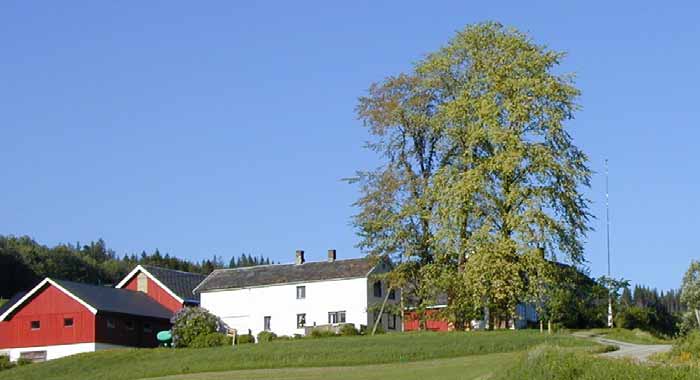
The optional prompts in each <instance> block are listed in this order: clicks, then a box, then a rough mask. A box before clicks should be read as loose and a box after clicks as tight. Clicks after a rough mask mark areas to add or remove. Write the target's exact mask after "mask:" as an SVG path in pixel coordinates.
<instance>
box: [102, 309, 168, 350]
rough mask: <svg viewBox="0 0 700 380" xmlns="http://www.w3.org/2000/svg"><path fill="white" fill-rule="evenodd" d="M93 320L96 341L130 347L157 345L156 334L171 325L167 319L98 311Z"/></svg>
mask: <svg viewBox="0 0 700 380" xmlns="http://www.w3.org/2000/svg"><path fill="white" fill-rule="evenodd" d="M95 322H96V323H95V326H96V333H95V334H96V339H95V341H96V342H98V343H109V344H117V345H121V346H132V347H157V346H158V340H157V339H156V334H158V332H159V331H163V330H170V327H171V325H170V321H169V320H167V319H157V318H148V317H137V316H131V315H124V314H114V313H104V314H103V313H99V314H97V318H96V321H95ZM128 323H130V327H129V325H127V324H128ZM147 328H148V329H147ZM147 330H150V331H147Z"/></svg>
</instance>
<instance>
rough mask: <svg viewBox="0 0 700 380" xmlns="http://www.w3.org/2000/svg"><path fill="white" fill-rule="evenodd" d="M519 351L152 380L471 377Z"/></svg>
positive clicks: (504, 363)
mask: <svg viewBox="0 0 700 380" xmlns="http://www.w3.org/2000/svg"><path fill="white" fill-rule="evenodd" d="M517 357H518V353H513V352H509V353H504V354H488V355H472V356H465V357H460V358H450V359H437V360H424V361H417V362H406V363H391V364H371V365H360V366H352V367H314V368H281V369H253V370H238V371H226V372H205V373H194V374H188V375H174V376H167V377H158V378H154V379H149V380H244V379H245V380H257V379H266V380H269V379H275V380H292V379H293V380H359V379H362V380H384V379H401V380H426V379H440V380H467V379H486V378H489V377H490V376H493V375H494V374H496V373H500V372H501V371H503V370H506V369H508V368H509V367H510V366H512V365H513V364H514V362H515V359H517Z"/></svg>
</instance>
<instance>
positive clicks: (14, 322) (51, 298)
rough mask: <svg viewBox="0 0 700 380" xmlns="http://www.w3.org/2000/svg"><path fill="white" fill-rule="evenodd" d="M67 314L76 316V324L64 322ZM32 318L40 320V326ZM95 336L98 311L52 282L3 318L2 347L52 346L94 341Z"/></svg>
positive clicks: (0, 346) (68, 316)
mask: <svg viewBox="0 0 700 380" xmlns="http://www.w3.org/2000/svg"><path fill="white" fill-rule="evenodd" d="M64 318H73V326H72V327H65V326H63V320H64ZM32 321H40V323H41V327H40V328H39V329H38V330H32V329H31V322H32ZM94 339H95V315H94V314H92V312H91V311H90V310H88V309H87V308H86V307H85V306H83V305H81V304H80V303H79V302H78V301H76V300H74V299H73V298H71V297H70V296H68V295H66V294H65V293H63V292H62V291H60V290H58V289H57V288H55V287H54V286H53V285H51V284H47V285H46V286H45V287H44V289H42V290H40V291H39V292H38V293H37V294H35V295H34V296H33V297H32V299H31V300H29V301H28V302H26V303H25V304H24V305H22V306H21V307H20V308H19V310H17V311H15V312H14V314H13V315H12V316H11V317H10V319H9V320H7V321H5V322H0V348H15V347H34V346H51V345H58V344H73V343H90V342H93V341H94Z"/></svg>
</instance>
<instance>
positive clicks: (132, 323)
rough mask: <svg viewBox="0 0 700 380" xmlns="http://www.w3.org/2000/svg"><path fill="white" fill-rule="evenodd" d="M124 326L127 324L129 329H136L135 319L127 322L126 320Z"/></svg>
mask: <svg viewBox="0 0 700 380" xmlns="http://www.w3.org/2000/svg"><path fill="white" fill-rule="evenodd" d="M124 326H126V329H127V330H133V329H134V321H126V322H124Z"/></svg>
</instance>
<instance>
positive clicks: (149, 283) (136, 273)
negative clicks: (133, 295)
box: [116, 265, 207, 312]
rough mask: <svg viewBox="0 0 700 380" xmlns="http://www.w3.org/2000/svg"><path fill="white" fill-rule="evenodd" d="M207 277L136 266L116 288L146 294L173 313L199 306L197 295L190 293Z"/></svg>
mask: <svg viewBox="0 0 700 380" xmlns="http://www.w3.org/2000/svg"><path fill="white" fill-rule="evenodd" d="M206 277H207V276H205V275H202V274H197V273H190V272H183V271H179V270H173V269H165V268H159V267H154V266H151V265H137V266H136V268H134V269H133V270H132V271H131V272H130V273H129V274H127V275H126V277H124V279H122V280H121V281H120V282H119V284H117V286H116V288H123V289H130V290H137V291H140V292H144V293H146V294H148V296H149V297H151V298H153V299H154V300H156V301H158V302H159V303H160V304H161V305H163V306H165V307H167V308H168V309H170V310H171V311H173V312H176V311H178V310H180V309H182V308H183V307H184V306H195V305H199V295H195V294H194V293H193V292H192V291H193V290H194V288H196V287H197V285H199V284H200V283H201V282H202V281H204V279H205V278H206Z"/></svg>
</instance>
